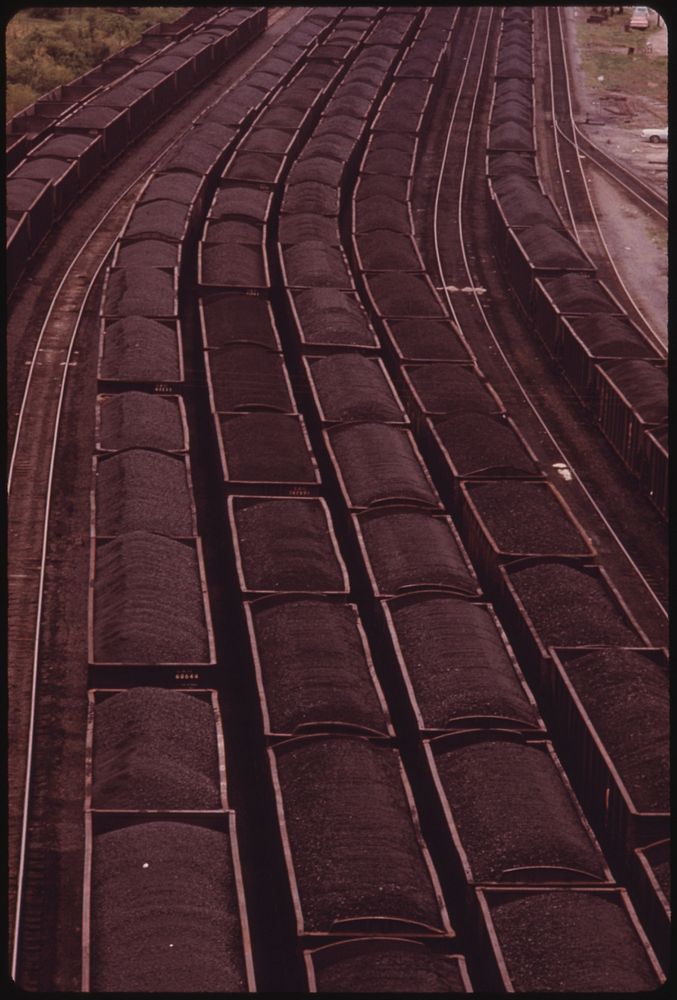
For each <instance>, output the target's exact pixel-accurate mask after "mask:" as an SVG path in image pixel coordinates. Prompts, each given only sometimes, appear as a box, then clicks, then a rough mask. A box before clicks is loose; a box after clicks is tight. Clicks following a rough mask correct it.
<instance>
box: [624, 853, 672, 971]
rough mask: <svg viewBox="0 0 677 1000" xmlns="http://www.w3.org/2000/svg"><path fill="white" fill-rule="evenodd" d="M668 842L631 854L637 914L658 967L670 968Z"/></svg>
mask: <svg viewBox="0 0 677 1000" xmlns="http://www.w3.org/2000/svg"><path fill="white" fill-rule="evenodd" d="M670 855H671V851H670V841H669V840H658V841H655V842H654V843H653V844H648V845H647V846H646V847H639V848H637V850H636V851H635V853H634V861H635V865H634V871H633V884H634V887H635V893H636V900H637V902H636V905H637V912H638V913H639V916H640V919H641V921H642V924H643V925H644V927H645V928H646V931H647V934H648V936H649V939H650V941H651V943H652V945H653V947H654V948H655V950H656V954H657V955H658V957H659V959H660V962H661V965H662V966H663V968H664V969H665V970H666V971H667V970H668V969H669V968H670V920H671V904H670Z"/></svg>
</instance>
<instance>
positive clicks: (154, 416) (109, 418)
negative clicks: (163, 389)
mask: <svg viewBox="0 0 677 1000" xmlns="http://www.w3.org/2000/svg"><path fill="white" fill-rule="evenodd" d="M98 405H99V413H100V442H99V443H100V447H101V448H102V449H103V450H104V451H122V450H123V449H125V448H157V449H158V450H159V451H183V450H184V449H186V448H187V447H188V441H187V433H186V431H185V430H184V426H183V421H182V420H181V410H180V408H179V400H178V397H174V398H171V399H168V398H167V397H164V398H163V397H162V396H156V395H153V394H151V393H147V392H121V393H118V394H116V395H115V396H108V397H103V396H99V398H98Z"/></svg>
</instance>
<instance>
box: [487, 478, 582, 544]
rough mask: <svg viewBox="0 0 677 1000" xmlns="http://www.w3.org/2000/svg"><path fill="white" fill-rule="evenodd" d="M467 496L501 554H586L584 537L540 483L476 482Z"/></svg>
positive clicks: (554, 498) (557, 501)
mask: <svg viewBox="0 0 677 1000" xmlns="http://www.w3.org/2000/svg"><path fill="white" fill-rule="evenodd" d="M468 493H469V496H470V499H471V500H472V503H473V504H474V506H475V508H476V509H477V512H478V513H479V516H480V518H481V519H482V521H483V522H484V525H485V526H486V528H487V530H488V531H489V533H490V535H491V536H492V538H493V539H494V541H495V543H496V545H497V546H498V549H499V550H500V551H501V552H510V553H514V554H526V553H540V552H543V553H547V554H553V555H554V554H557V553H560V552H561V553H563V554H567V555H586V554H590V549H589V548H588V546H587V545H586V541H585V538H584V537H583V535H582V534H581V533H580V531H579V530H578V528H577V527H576V525H575V524H574V522H573V521H572V520H571V518H570V517H569V515H568V514H567V513H566V512H565V510H564V508H563V507H562V506H561V504H560V503H559V500H558V499H557V498H556V494H555V493H554V491H553V490H551V489H549V488H548V487H547V486H546V485H545V484H541V483H520V482H514V481H513V482H510V481H508V480H506V481H505V482H502V483H477V484H476V485H472V486H469V487H468Z"/></svg>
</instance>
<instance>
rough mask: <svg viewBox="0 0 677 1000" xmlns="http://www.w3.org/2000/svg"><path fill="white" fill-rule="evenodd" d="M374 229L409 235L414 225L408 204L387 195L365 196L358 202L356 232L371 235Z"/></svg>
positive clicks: (356, 207) (356, 203) (356, 205)
mask: <svg viewBox="0 0 677 1000" xmlns="http://www.w3.org/2000/svg"><path fill="white" fill-rule="evenodd" d="M373 229H387V230H388V231H392V232H395V233H405V234H407V235H408V234H409V233H410V232H411V231H412V225H411V216H410V214H409V208H408V206H407V204H406V203H405V202H401V201H397V200H396V199H395V198H392V197H390V196H388V195H385V194H382V195H381V194H375V195H371V196H369V197H366V196H365V197H364V198H361V199H360V200H359V201H356V202H355V232H357V233H369V232H371V231H372V230H373Z"/></svg>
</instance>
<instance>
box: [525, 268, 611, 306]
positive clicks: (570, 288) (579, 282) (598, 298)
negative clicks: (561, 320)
mask: <svg viewBox="0 0 677 1000" xmlns="http://www.w3.org/2000/svg"><path fill="white" fill-rule="evenodd" d="M543 285H544V288H545V290H546V291H547V293H548V295H549V296H550V298H551V299H552V301H553V302H554V303H555V305H556V306H557V308H558V309H559V310H560V312H562V313H564V314H565V315H566V314H569V313H571V314H572V315H576V314H579V315H580V314H585V313H615V312H618V306H616V305H614V303H613V301H612V300H611V299H610V298H609V296H608V295H607V294H606V292H605V291H604V289H603V288H602V285H601V284H600V283H599V282H598V281H597V280H596V279H595V278H589V277H588V276H587V275H583V274H565V275H564V276H563V277H561V278H549V279H548V280H545V281H543Z"/></svg>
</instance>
